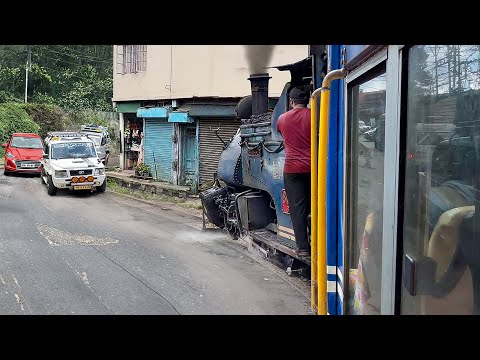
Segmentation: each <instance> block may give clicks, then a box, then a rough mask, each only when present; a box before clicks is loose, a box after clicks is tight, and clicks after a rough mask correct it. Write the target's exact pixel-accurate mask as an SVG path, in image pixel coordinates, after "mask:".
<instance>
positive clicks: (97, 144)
mask: <svg viewBox="0 0 480 360" xmlns="http://www.w3.org/2000/svg"><path fill="white" fill-rule="evenodd" d="M88 137H89V138H90V139H92V140H93V142H94V143H95V146H100V143H101V142H102V138H101V137H100V136H93V135H89V136H88Z"/></svg>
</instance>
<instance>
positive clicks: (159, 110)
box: [137, 107, 168, 119]
mask: <svg viewBox="0 0 480 360" xmlns="http://www.w3.org/2000/svg"><path fill="white" fill-rule="evenodd" d="M137 117H139V118H164V119H166V118H167V117H168V109H167V108H165V107H149V108H139V109H138V110H137Z"/></svg>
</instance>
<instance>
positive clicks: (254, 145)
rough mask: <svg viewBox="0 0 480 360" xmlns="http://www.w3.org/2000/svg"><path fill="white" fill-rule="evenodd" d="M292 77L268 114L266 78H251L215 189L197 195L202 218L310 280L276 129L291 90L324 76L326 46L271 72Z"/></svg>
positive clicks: (312, 86)
mask: <svg viewBox="0 0 480 360" xmlns="http://www.w3.org/2000/svg"><path fill="white" fill-rule="evenodd" d="M275 68H277V69H278V70H280V71H289V72H290V75H291V76H290V77H291V79H290V81H289V82H288V83H286V84H285V86H284V88H283V91H282V93H281V96H280V97H279V99H278V101H277V103H276V105H275V107H274V109H273V111H270V110H269V109H268V83H269V80H270V76H269V74H268V73H260V74H252V75H251V76H250V77H249V78H248V80H249V81H250V83H251V95H249V96H247V97H244V98H243V99H241V100H240V102H239V103H238V105H237V109H236V113H237V116H238V118H239V119H240V120H241V125H240V128H239V129H238V131H237V133H236V135H235V136H234V137H233V138H232V139H231V140H230V141H229V142H228V143H227V144H226V145H225V147H224V150H223V152H222V154H221V157H220V160H219V164H218V172H217V176H216V179H215V183H214V185H213V186H212V187H211V188H209V189H207V190H205V191H203V192H201V193H200V199H201V201H202V204H203V209H204V214H205V215H206V217H207V218H208V220H209V221H210V222H211V223H213V224H214V225H215V226H216V227H218V228H221V229H224V230H225V231H228V233H229V234H230V235H231V236H232V237H233V238H235V239H236V238H239V237H242V238H245V239H247V241H248V242H249V244H250V245H251V246H252V247H253V248H255V249H257V250H258V251H259V252H260V253H261V254H263V255H264V256H265V257H267V258H269V259H271V260H272V261H274V262H277V263H278V264H280V265H281V266H284V268H285V270H286V271H287V273H288V274H289V275H290V274H292V272H295V271H296V272H299V273H301V274H303V275H305V276H307V277H308V276H309V268H310V258H299V257H297V256H296V254H295V249H296V245H295V234H294V231H293V226H292V222H291V218H290V215H289V204H288V201H287V197H286V193H285V187H284V179H283V166H284V161H285V150H284V144H283V139H282V136H281V134H280V133H279V132H277V130H276V125H277V121H278V118H279V116H280V115H281V114H283V113H285V112H286V111H288V110H289V108H288V105H289V94H290V91H291V89H293V88H294V87H299V88H302V89H303V90H304V91H306V92H307V93H309V94H311V92H312V91H313V90H315V89H316V88H318V87H319V86H320V84H321V81H322V76H324V74H325V72H326V54H325V47H324V46H315V45H312V46H310V54H309V56H308V57H307V58H305V59H303V60H301V61H299V62H296V63H293V64H288V65H283V66H277V67H275Z"/></svg>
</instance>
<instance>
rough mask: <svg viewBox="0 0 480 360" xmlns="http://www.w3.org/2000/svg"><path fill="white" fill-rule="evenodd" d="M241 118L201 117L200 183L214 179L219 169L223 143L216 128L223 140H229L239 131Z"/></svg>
mask: <svg viewBox="0 0 480 360" xmlns="http://www.w3.org/2000/svg"><path fill="white" fill-rule="evenodd" d="M239 126H240V120H237V119H215V120H214V119H200V129H199V148H200V152H199V160H200V164H199V177H200V179H199V182H200V185H202V184H204V183H206V182H209V181H213V176H214V174H215V173H216V172H217V171H218V161H219V160H220V154H221V153H222V151H223V143H222V142H221V141H220V139H219V138H218V137H217V136H216V135H215V132H214V131H213V130H214V129H218V128H220V129H219V131H218V135H219V136H220V137H221V138H222V140H223V141H229V140H230V139H231V138H232V137H233V136H234V135H235V133H236V132H237V130H238V128H239ZM232 170H233V169H232Z"/></svg>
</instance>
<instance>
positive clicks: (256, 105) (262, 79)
mask: <svg viewBox="0 0 480 360" xmlns="http://www.w3.org/2000/svg"><path fill="white" fill-rule="evenodd" d="M270 79H271V77H270V76H269V75H268V73H263V74H252V75H250V77H249V78H248V80H250V83H251V88H252V115H260V114H265V113H267V112H268V81H269V80H270Z"/></svg>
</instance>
